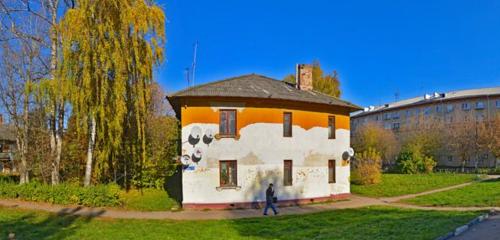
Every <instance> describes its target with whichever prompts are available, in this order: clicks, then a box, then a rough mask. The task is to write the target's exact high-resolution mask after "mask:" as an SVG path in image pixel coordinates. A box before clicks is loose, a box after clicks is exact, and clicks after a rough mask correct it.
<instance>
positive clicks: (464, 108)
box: [462, 103, 470, 111]
mask: <svg viewBox="0 0 500 240" xmlns="http://www.w3.org/2000/svg"><path fill="white" fill-rule="evenodd" d="M462 110H465V111H467V110H470V105H469V103H462Z"/></svg>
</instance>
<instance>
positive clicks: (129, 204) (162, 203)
mask: <svg viewBox="0 0 500 240" xmlns="http://www.w3.org/2000/svg"><path fill="white" fill-rule="evenodd" d="M120 200H121V201H122V202H123V205H124V208H125V209H127V210H139V211H168V210H177V209H179V208H180V207H179V204H178V203H177V202H176V201H175V200H174V199H172V198H170V197H169V196H168V194H167V192H166V191H164V190H159V189H154V188H147V189H143V194H141V192H140V191H139V190H136V189H131V190H129V191H128V192H125V191H123V192H120Z"/></svg>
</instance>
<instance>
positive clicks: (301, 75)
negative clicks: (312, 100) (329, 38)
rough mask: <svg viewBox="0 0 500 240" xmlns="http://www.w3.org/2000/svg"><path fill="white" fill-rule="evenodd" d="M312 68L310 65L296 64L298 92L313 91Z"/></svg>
mask: <svg viewBox="0 0 500 240" xmlns="http://www.w3.org/2000/svg"><path fill="white" fill-rule="evenodd" d="M312 72H313V66H312V65H310V64H297V73H296V74H297V76H296V79H297V88H298V89H300V90H306V91H311V90H313V74H312Z"/></svg>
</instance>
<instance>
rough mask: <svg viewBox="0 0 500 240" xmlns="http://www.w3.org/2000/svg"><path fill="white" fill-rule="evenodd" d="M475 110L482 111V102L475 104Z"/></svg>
mask: <svg viewBox="0 0 500 240" xmlns="http://www.w3.org/2000/svg"><path fill="white" fill-rule="evenodd" d="M476 109H484V102H476Z"/></svg>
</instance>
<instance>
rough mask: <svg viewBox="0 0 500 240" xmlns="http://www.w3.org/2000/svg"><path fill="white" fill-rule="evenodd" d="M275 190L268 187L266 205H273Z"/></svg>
mask: <svg viewBox="0 0 500 240" xmlns="http://www.w3.org/2000/svg"><path fill="white" fill-rule="evenodd" d="M273 197H274V190H273V189H272V188H271V187H268V188H267V190H266V203H273Z"/></svg>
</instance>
